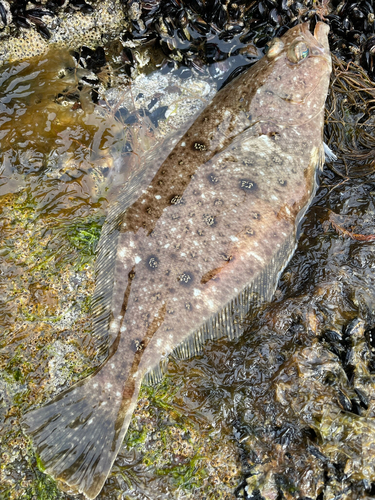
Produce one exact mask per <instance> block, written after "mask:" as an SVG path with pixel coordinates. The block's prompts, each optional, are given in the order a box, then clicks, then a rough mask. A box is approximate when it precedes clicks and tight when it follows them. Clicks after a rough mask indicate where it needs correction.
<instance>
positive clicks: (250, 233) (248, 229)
mask: <svg viewBox="0 0 375 500" xmlns="http://www.w3.org/2000/svg"><path fill="white" fill-rule="evenodd" d="M245 234H246V236H254V234H255V232H254V229H252V228H251V227H245Z"/></svg>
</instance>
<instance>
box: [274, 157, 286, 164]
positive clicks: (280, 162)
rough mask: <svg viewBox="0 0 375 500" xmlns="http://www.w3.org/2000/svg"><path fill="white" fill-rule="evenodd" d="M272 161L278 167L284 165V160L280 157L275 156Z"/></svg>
mask: <svg viewBox="0 0 375 500" xmlns="http://www.w3.org/2000/svg"><path fill="white" fill-rule="evenodd" d="M272 161H273V162H274V163H276V164H277V165H282V164H283V163H284V160H283V159H282V158H280V156H274V157H273V158H272Z"/></svg>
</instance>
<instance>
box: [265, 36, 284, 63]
mask: <svg viewBox="0 0 375 500" xmlns="http://www.w3.org/2000/svg"><path fill="white" fill-rule="evenodd" d="M283 48H284V43H283V42H282V41H281V40H280V38H277V37H276V38H274V39H273V40H271V41H270V42H269V43H268V44H267V45H266V55H267V57H269V58H271V59H272V58H274V57H276V56H277V55H278V54H280V52H281V51H282V50H283Z"/></svg>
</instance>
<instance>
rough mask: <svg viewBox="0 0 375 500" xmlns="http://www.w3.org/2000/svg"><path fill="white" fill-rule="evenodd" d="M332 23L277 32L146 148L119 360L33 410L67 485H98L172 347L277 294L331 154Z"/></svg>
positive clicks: (130, 234)
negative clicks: (327, 127) (327, 137)
mask: <svg viewBox="0 0 375 500" xmlns="http://www.w3.org/2000/svg"><path fill="white" fill-rule="evenodd" d="M327 34H328V27H327V26H326V25H324V24H323V23H318V24H317V26H316V28H315V32H314V35H315V36H314V35H313V34H312V33H310V31H309V28H308V25H307V24H303V25H300V26H297V27H295V28H292V29H291V30H289V31H288V32H287V33H286V34H285V35H284V36H283V37H282V38H281V39H275V40H274V42H273V44H271V46H270V48H269V50H268V53H267V55H266V56H265V57H264V58H263V59H262V60H261V61H259V62H258V63H257V64H255V65H254V66H253V67H252V68H250V69H249V70H247V71H246V72H245V73H243V74H242V75H240V76H239V77H237V78H236V79H235V80H233V81H232V82H230V83H229V84H228V85H227V86H226V87H225V88H224V89H223V90H221V91H220V92H219V93H218V94H217V95H216V96H215V97H214V99H213V101H212V103H211V104H210V105H209V106H208V107H207V108H206V109H205V110H204V111H203V112H202V114H201V115H200V116H199V117H198V118H197V119H196V121H195V122H194V124H193V125H191V127H190V128H189V129H188V130H185V131H180V133H179V134H177V135H175V136H172V137H170V138H169V139H167V140H166V141H165V142H164V143H163V145H162V147H161V148H158V149H155V150H153V151H150V152H149V153H147V154H146V155H145V157H144V159H143V163H142V166H141V168H140V169H139V170H138V171H136V172H134V173H133V176H132V178H131V179H130V180H129V181H128V182H127V184H126V186H125V187H124V190H123V191H122V193H120V195H119V197H118V199H117V201H116V203H115V204H114V205H113V207H112V208H111V210H110V211H109V214H108V217H107V220H106V222H105V224H104V227H103V230H102V234H101V239H100V242H99V250H98V259H97V281H96V291H95V294H94V307H93V316H94V332H93V333H94V335H95V336H96V339H97V341H98V347H99V349H100V350H101V351H102V352H104V351H105V350H108V354H107V358H106V360H105V361H104V363H103V364H102V365H101V366H100V367H99V368H98V370H97V371H96V372H95V373H94V374H92V375H91V376H89V377H87V378H85V379H83V380H81V381H80V382H78V383H77V384H75V385H74V386H72V387H71V388H69V389H67V390H66V391H64V392H62V393H61V394H60V395H58V396H57V397H56V398H55V399H54V400H52V401H51V402H50V403H48V404H47V405H45V406H44V407H41V408H39V409H35V410H33V411H31V412H30V413H28V414H26V415H25V417H24V419H23V425H24V427H25V430H26V432H28V433H29V434H30V435H31V436H32V438H33V441H34V444H35V447H36V451H37V453H38V455H39V457H40V460H41V462H42V463H43V465H44V466H45V471H46V472H47V473H48V474H50V475H52V476H53V477H55V478H56V479H57V480H58V481H60V482H63V483H66V485H67V486H65V488H66V487H68V488H69V489H70V490H71V491H74V492H82V493H84V495H85V496H86V497H87V498H95V497H96V496H97V495H98V493H99V492H100V490H101V488H102V486H103V484H104V482H105V480H106V478H107V476H108V474H109V472H110V469H111V467H112V464H113V462H114V460H115V459H116V456H117V453H118V450H119V448H120V446H121V443H122V440H123V438H124V435H125V433H126V431H127V428H128V425H129V422H130V419H131V416H132V413H133V410H134V408H135V405H136V402H137V397H138V393H139V388H140V385H141V382H142V380H143V379H144V378H146V380H147V381H148V382H151V383H154V382H156V381H158V380H159V379H160V377H161V376H162V373H163V370H164V368H165V366H166V360H167V355H168V354H169V353H171V352H174V354H175V355H176V356H177V357H179V358H187V357H190V356H192V355H195V354H198V353H200V352H201V350H202V345H203V344H204V342H205V341H206V340H207V339H211V340H215V339H217V338H219V337H222V336H227V337H229V338H230V339H234V338H237V337H238V336H239V335H240V334H241V333H242V331H243V330H244V328H246V325H247V324H248V322H249V318H251V315H252V314H254V313H255V312H256V311H257V310H258V309H259V306H260V305H261V304H263V303H264V302H265V301H268V300H270V299H271V298H272V295H273V293H274V290H275V288H276V285H277V280H278V277H279V275H280V273H281V271H282V270H283V269H284V268H285V266H286V264H287V263H288V261H289V259H290V257H291V255H292V253H293V251H294V249H295V246H296V239H297V231H298V224H299V222H300V220H301V217H302V216H303V214H304V212H305V211H306V209H307V207H308V205H309V203H310V201H311V199H312V197H313V195H314V193H315V188H316V180H315V179H316V170H317V168H318V167H320V166H321V165H322V158H323V153H322V151H323V143H322V132H323V121H324V103H325V98H326V94H327V89H328V83H329V76H330V71H331V60H330V54H329V48H328V41H327ZM108 346H109V347H108Z"/></svg>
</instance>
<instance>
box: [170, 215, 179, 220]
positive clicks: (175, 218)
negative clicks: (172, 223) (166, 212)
mask: <svg viewBox="0 0 375 500" xmlns="http://www.w3.org/2000/svg"><path fill="white" fill-rule="evenodd" d="M179 218H180V216H179V215H178V214H172V215H171V219H172V220H177V219H179Z"/></svg>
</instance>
